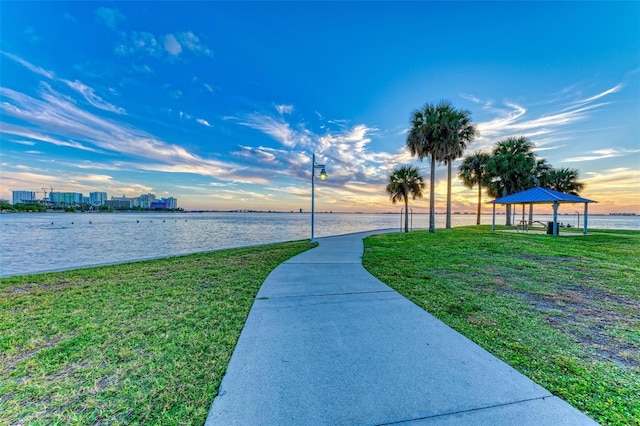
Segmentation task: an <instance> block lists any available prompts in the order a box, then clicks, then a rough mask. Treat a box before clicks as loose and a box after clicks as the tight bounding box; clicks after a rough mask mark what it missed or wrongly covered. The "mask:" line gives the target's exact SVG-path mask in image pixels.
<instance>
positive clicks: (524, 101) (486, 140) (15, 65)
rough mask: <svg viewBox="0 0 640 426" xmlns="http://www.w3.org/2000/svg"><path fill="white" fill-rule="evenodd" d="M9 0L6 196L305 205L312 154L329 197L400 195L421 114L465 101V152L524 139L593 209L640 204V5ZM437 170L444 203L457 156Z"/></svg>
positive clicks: (1, 59)
mask: <svg viewBox="0 0 640 426" xmlns="http://www.w3.org/2000/svg"><path fill="white" fill-rule="evenodd" d="M0 8H1V9H0V19H1V27H2V29H1V48H0V50H1V54H0V70H1V71H0V72H1V73H0V108H1V109H0V113H1V117H0V119H1V128H0V136H1V146H0V149H1V151H0V152H1V158H0V166H1V168H0V179H1V182H0V198H5V199H10V198H11V192H10V191H11V190H22V189H26V190H33V191H36V190H37V191H41V188H43V187H46V188H49V187H53V188H54V189H55V190H56V191H73V192H83V193H84V194H85V195H87V194H88V193H89V192H90V191H107V192H108V194H109V196H112V195H114V196H120V195H122V194H125V195H126V196H130V197H133V196H137V195H139V194H141V193H147V192H152V193H155V194H156V195H157V196H160V197H162V196H169V195H170V196H174V197H176V198H178V203H179V205H180V206H181V207H184V208H186V209H222V210H230V209H259V210H283V211H289V210H296V211H297V210H298V209H299V208H303V209H304V210H308V209H309V204H310V186H311V185H310V178H311V175H310V173H311V166H310V164H311V163H310V161H311V154H312V153H316V155H317V157H318V160H319V161H320V162H322V163H325V164H326V166H327V172H328V174H329V179H328V180H327V181H325V182H323V183H322V184H318V185H316V191H317V192H316V197H317V206H318V207H317V208H318V209H319V210H332V211H393V210H396V207H395V206H392V205H391V204H390V202H389V199H388V196H387V195H386V194H385V192H384V187H385V184H386V179H387V176H388V175H389V173H390V171H391V170H392V169H393V168H394V167H396V166H398V165H401V164H415V165H417V166H419V168H420V171H421V172H422V174H423V175H424V176H428V174H429V166H428V163H427V162H425V163H420V162H418V161H417V160H414V159H411V157H410V156H409V155H408V154H407V153H406V151H405V150H404V144H405V141H406V130H407V127H408V125H409V117H410V115H411V112H412V111H413V110H415V109H416V108H419V107H421V106H422V105H423V104H424V103H425V102H434V101H438V100H440V99H449V100H450V101H451V102H452V103H453V104H454V106H456V107H458V108H464V109H468V110H469V111H470V112H471V114H472V119H473V120H474V122H475V123H476V124H477V125H478V129H479V131H480V137H479V138H478V139H477V140H476V141H475V142H474V143H473V144H472V145H471V146H470V147H469V149H468V153H471V152H473V151H475V150H478V149H480V150H489V149H490V148H491V146H492V145H493V144H495V142H497V141H498V140H500V139H502V138H504V137H507V136H527V137H529V138H530V140H531V141H532V142H534V143H535V144H536V147H537V155H538V156H540V157H543V158H546V159H547V160H548V161H549V162H550V163H551V164H552V165H553V166H555V167H575V168H578V169H579V170H580V172H581V176H582V179H583V180H584V181H585V182H586V183H587V187H586V189H585V191H584V192H583V194H582V195H583V196H585V197H587V198H591V199H595V200H597V201H599V203H598V204H597V205H596V206H594V207H592V210H593V211H596V212H605V213H606V212H620V211H633V212H640V124H639V123H640V24H639V22H640V2H620V3H617V2H560V3H555V2H526V3H510V2H496V3H492V2H473V3H466V2H445V3H440V2H408V3H401V2H349V3H345V2H257V3H254V2H239V3H236V2H109V3H101V2H11V1H9V2H7V1H4V2H2V4H0ZM458 164H459V162H456V163H454V166H457V165H458ZM437 178H438V182H437V185H436V205H437V206H438V210H440V211H442V210H444V201H445V196H444V194H445V189H446V188H445V181H446V167H445V166H439V167H438V168H437ZM453 194H454V202H453V204H454V209H455V210H461V211H470V212H471V211H474V209H475V203H476V197H477V195H476V194H477V192H476V191H475V190H468V189H466V188H464V187H462V185H460V183H459V182H458V181H457V180H454V188H453ZM41 195H42V194H40V195H39V196H41ZM427 205H428V200H427V199H426V198H425V199H423V200H421V201H417V202H416V204H415V206H416V209H417V210H418V211H419V209H420V208H424V210H427ZM398 208H399V207H398ZM486 211H487V212H488V211H489V208H488V207H487V208H486Z"/></svg>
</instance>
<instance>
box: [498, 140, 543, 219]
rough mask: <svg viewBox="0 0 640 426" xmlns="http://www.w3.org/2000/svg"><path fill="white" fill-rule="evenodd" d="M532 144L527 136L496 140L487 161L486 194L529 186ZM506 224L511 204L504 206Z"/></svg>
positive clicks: (503, 193) (507, 191)
mask: <svg viewBox="0 0 640 426" xmlns="http://www.w3.org/2000/svg"><path fill="white" fill-rule="evenodd" d="M535 161H536V160H535V155H534V153H533V144H532V143H531V142H529V141H528V140H527V138H525V137H523V136H521V137H518V138H514V137H509V138H506V139H503V140H501V141H498V143H497V144H496V146H495V147H494V149H493V153H492V156H491V158H490V159H489V162H488V163H487V167H486V171H487V179H488V182H487V194H488V195H489V196H492V197H495V198H499V197H504V196H507V195H510V194H515V193H516V192H519V191H522V190H525V189H528V188H530V187H531V186H530V185H531V171H532V170H533V168H534V165H535ZM506 213H507V220H506V225H507V226H510V225H511V205H510V204H507V207H506Z"/></svg>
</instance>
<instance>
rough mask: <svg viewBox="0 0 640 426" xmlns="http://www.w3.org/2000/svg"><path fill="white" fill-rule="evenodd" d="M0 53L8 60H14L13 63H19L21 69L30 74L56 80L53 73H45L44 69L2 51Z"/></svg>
mask: <svg viewBox="0 0 640 426" xmlns="http://www.w3.org/2000/svg"><path fill="white" fill-rule="evenodd" d="M0 53H2V54H3V55H5V56H6V57H8V58H10V59H12V60H14V61H15V62H17V63H19V64H20V65H22V66H23V67H25V68H27V69H28V70H29V71H31V72H33V73H35V74H40V75H41V76H43V77H47V78H49V79H52V80H53V79H55V78H56V76H55V74H54V73H53V72H51V71H47V70H45V69H44V68H40V67H37V66H35V65H33V64H31V63H29V62H27V61H25V60H24V59H22V58H19V57H18V56H16V55H12V54H11V53H7V52H3V51H0Z"/></svg>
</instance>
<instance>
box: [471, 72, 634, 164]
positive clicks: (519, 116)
mask: <svg viewBox="0 0 640 426" xmlns="http://www.w3.org/2000/svg"><path fill="white" fill-rule="evenodd" d="M622 88H623V85H622V84H619V85H617V86H615V87H613V88H611V89H608V90H606V91H603V92H602V93H599V94H597V95H595V96H591V97H589V98H585V99H582V100H579V101H576V102H573V103H572V104H571V106H569V107H565V108H562V109H559V110H558V111H556V112H551V113H550V114H546V115H541V116H537V117H535V116H533V117H531V116H530V112H529V110H528V109H527V108H526V107H525V106H523V105H520V104H517V103H515V102H505V103H504V105H503V106H502V107H496V106H493V105H491V104H490V103H489V102H486V103H485V107H484V109H485V110H486V111H488V112H492V113H494V114H495V115H496V117H495V118H493V119H491V120H489V121H484V122H479V123H478V124H477V128H478V131H479V136H478V137H477V139H476V143H475V147H476V149H489V148H490V147H491V146H492V145H493V144H494V143H495V141H496V139H501V138H505V137H509V136H525V137H536V136H541V135H547V137H546V138H544V139H543V140H542V139H541V140H536V144H540V145H542V144H543V143H542V142H543V141H544V144H555V143H557V142H558V141H560V140H565V139H567V137H566V136H563V137H560V136H559V134H560V130H561V129H563V128H566V129H568V128H569V126H570V125H572V124H575V123H577V122H580V121H585V120H587V119H588V118H589V117H591V116H592V115H593V113H594V112H595V111H597V110H599V109H601V108H603V107H605V106H607V105H609V102H596V101H599V100H601V99H602V98H604V97H606V96H607V95H610V94H612V93H615V92H618V91H620V90H621V89H622ZM464 97H465V98H466V99H472V100H473V101H474V102H478V103H481V102H482V101H481V100H480V99H477V98H475V97H473V96H472V95H464ZM576 158H578V157H576ZM574 161H577V160H574ZM580 161H586V160H580Z"/></svg>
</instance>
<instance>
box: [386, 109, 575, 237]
mask: <svg viewBox="0 0 640 426" xmlns="http://www.w3.org/2000/svg"><path fill="white" fill-rule="evenodd" d="M477 135H478V131H477V127H476V125H475V124H473V122H472V121H471V113H470V112H469V111H467V110H462V109H456V108H454V107H453V106H452V104H451V102H449V101H446V100H444V101H440V102H439V103H427V104H425V105H424V106H423V107H422V108H421V109H417V110H415V111H414V112H413V113H412V114H411V127H410V129H409V133H408V135H407V140H406V148H407V149H408V151H409V152H410V153H411V155H412V156H414V157H417V158H418V159H420V160H421V161H422V160H424V159H425V158H428V159H429V160H430V162H431V169H430V171H431V176H430V182H429V232H435V169H436V165H437V164H443V163H445V164H446V165H447V210H446V228H451V178H452V170H451V168H452V167H451V163H452V162H453V161H455V160H456V159H458V158H461V157H462V156H463V155H464V152H465V150H466V148H467V146H468V145H469V144H470V143H471V142H473V141H474V140H475V138H476V136H477ZM533 149H534V144H533V143H532V142H530V141H529V140H528V139H527V138H526V137H524V136H521V137H509V138H506V139H503V140H500V141H498V142H497V143H496V144H495V146H494V148H493V150H492V151H491V152H490V153H487V152H481V151H476V152H474V153H473V154H470V155H468V156H467V157H465V158H464V159H463V161H462V164H461V165H460V167H459V168H458V177H459V178H460V179H461V180H462V182H463V184H464V186H465V187H467V188H469V189H473V188H474V187H476V186H477V187H478V208H477V218H476V223H477V224H478V225H479V224H480V208H481V205H482V189H483V188H485V189H486V192H487V195H488V196H490V197H494V198H499V197H504V196H507V195H511V194H515V193H517V192H520V191H524V190H526V189H530V188H533V187H536V186H540V187H544V188H549V189H553V190H556V191H560V192H565V193H569V194H573V195H578V193H579V192H580V191H582V190H583V189H584V186H585V185H584V183H582V182H580V181H578V178H579V172H578V170H577V169H569V168H559V169H555V168H553V167H552V166H551V165H550V164H549V163H547V161H546V160H544V159H542V158H537V157H536V156H535V153H534V151H533ZM424 187H425V183H424V180H423V177H422V176H420V174H419V172H418V170H417V168H415V167H410V166H401V167H399V168H396V169H395V170H393V172H392V173H391V175H390V176H389V183H388V185H387V188H386V190H387V193H389V195H390V198H391V202H392V203H394V204H395V203H396V202H398V201H404V204H405V214H406V210H407V207H408V200H409V197H412V198H413V199H414V200H415V199H416V198H421V197H422V196H423V189H424ZM506 213H507V215H506V225H511V205H509V204H507V206H506ZM532 217H533V205H531V206H530V213H529V220H530V221H531V220H532ZM405 225H406V220H405ZM405 232H407V229H406V226H405Z"/></svg>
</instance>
